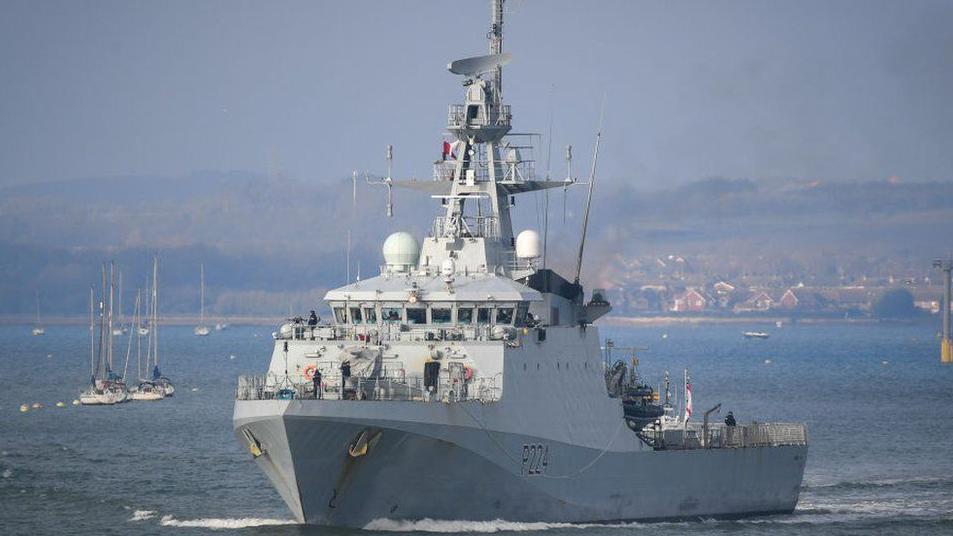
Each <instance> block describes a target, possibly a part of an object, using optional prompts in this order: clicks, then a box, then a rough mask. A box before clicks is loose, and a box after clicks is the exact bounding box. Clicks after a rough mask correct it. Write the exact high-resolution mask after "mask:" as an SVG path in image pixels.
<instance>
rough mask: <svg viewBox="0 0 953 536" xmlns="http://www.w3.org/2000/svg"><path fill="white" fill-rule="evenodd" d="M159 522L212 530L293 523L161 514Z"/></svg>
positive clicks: (287, 521) (290, 522)
mask: <svg viewBox="0 0 953 536" xmlns="http://www.w3.org/2000/svg"><path fill="white" fill-rule="evenodd" d="M159 524H160V525H162V526H163V527H192V528H203V529H212V530H228V529H244V528H247V527H264V526H274V525H295V524H297V523H296V522H295V521H294V520H291V519H262V518H258V517H240V518H233V519H217V518H207V519H175V518H174V517H172V516H171V515H167V516H162V519H161V520H159Z"/></svg>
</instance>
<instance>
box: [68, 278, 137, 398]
mask: <svg viewBox="0 0 953 536" xmlns="http://www.w3.org/2000/svg"><path fill="white" fill-rule="evenodd" d="M102 289H103V295H104V296H105V294H106V266H105V265H103V268H102ZM94 301H95V299H94V292H93V289H92V288H90V289H89V317H90V330H89V345H90V346H89V347H90V350H89V352H90V385H89V387H87V388H86V389H85V390H84V391H83V392H82V393H81V394H80V396H79V401H80V403H81V404H83V405H87V406H102V405H113V404H118V403H120V402H125V401H127V400H128V397H127V394H126V383H125V380H124V379H123V376H121V375H119V374H117V373H116V372H115V371H113V336H112V330H113V312H112V304H113V285H112V268H110V282H109V302H108V303H107V302H106V299H105V297H104V298H103V299H102V300H100V302H99V330H96V329H95V322H94V320H93V318H94V315H93V302H94ZM97 331H98V341H99V345H98V348H97V345H96V341H97V336H96V335H97ZM127 364H128V362H127Z"/></svg>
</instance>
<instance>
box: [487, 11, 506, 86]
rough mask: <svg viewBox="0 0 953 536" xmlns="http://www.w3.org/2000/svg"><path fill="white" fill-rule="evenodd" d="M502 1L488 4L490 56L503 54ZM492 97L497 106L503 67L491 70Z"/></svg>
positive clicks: (497, 66) (499, 66)
mask: <svg viewBox="0 0 953 536" xmlns="http://www.w3.org/2000/svg"><path fill="white" fill-rule="evenodd" d="M503 1H504V0H493V1H492V2H491V3H490V9H492V11H493V12H492V13H491V20H492V23H491V25H490V33H489V38H490V54H502V53H503ZM492 80H493V97H494V99H495V102H494V104H496V105H499V104H501V103H502V102H503V66H502V65H500V64H497V65H496V68H495V69H494V70H493V79H492Z"/></svg>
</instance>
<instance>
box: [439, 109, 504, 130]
mask: <svg viewBox="0 0 953 536" xmlns="http://www.w3.org/2000/svg"><path fill="white" fill-rule="evenodd" d="M473 106H476V109H477V113H476V116H475V117H472V118H470V119H467V105H466V104H451V105H450V107H449V108H448V111H447V127H448V128H460V127H464V126H473V127H476V126H507V127H508V126H510V121H511V120H512V118H513V116H512V115H511V113H510V105H509V104H503V105H501V106H498V107H496V109H495V110H494V111H491V113H490V114H489V117H487V116H486V114H484V113H483V110H484V107H483V106H479V105H473Z"/></svg>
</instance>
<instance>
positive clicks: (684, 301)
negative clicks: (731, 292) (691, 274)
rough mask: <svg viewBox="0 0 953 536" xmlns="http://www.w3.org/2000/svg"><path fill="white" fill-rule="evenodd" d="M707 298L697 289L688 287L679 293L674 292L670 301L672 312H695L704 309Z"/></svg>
mask: <svg viewBox="0 0 953 536" xmlns="http://www.w3.org/2000/svg"><path fill="white" fill-rule="evenodd" d="M707 305H708V298H706V297H705V295H704V294H702V293H701V292H699V291H698V290H697V289H693V288H690V289H688V290H686V291H685V292H682V293H681V294H676V295H675V299H674V300H673V301H672V309H671V310H672V312H674V313H697V312H701V311H704V310H705V307H706V306H707Z"/></svg>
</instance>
